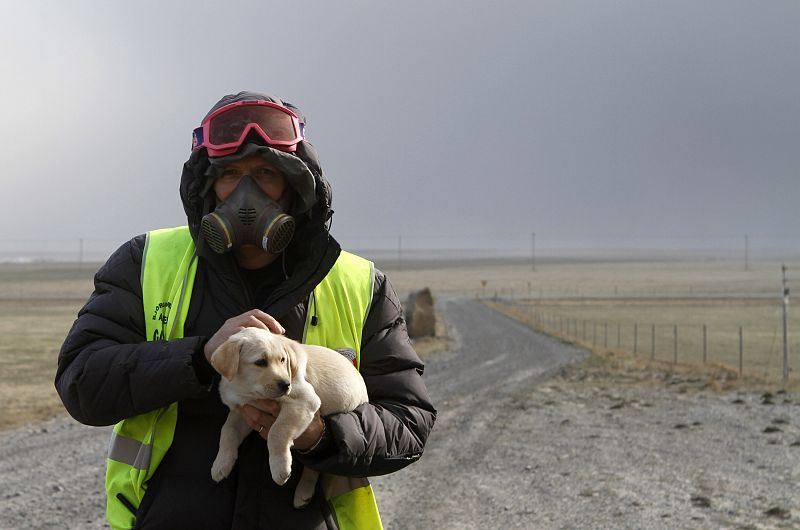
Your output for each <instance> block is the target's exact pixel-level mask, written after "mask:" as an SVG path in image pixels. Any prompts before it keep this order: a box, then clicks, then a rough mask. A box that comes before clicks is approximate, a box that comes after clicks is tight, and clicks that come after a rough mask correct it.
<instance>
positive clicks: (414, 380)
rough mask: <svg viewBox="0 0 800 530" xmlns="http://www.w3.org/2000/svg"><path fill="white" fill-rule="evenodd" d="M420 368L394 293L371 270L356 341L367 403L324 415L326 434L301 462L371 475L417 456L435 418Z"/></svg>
mask: <svg viewBox="0 0 800 530" xmlns="http://www.w3.org/2000/svg"><path fill="white" fill-rule="evenodd" d="M423 369H424V365H423V363H422V361H421V360H420V358H419V356H418V355H417V354H416V352H415V351H414V348H413V347H412V345H411V341H410V340H409V338H408V332H407V331H406V323H405V320H404V318H403V313H402V309H401V307H400V302H399V301H398V299H397V294H396V293H395V291H394V289H393V288H392V286H391V284H390V283H389V281H388V279H387V278H386V277H385V276H384V275H383V274H382V273H380V271H376V281H375V290H374V293H373V300H372V306H371V308H370V312H369V315H368V316H367V320H366V323H365V325H364V334H363V339H362V345H361V375H362V376H363V377H364V381H365V382H366V385H367V391H368V393H369V403H367V404H365V405H362V406H360V407H358V408H357V409H356V410H355V411H353V412H349V413H344V414H335V415H332V416H329V417H327V418H325V423H326V427H327V430H328V436H329V438H330V439H329V440H328V441H327V442H326V443H325V444H323V447H321V448H320V449H319V450H316V451H312V452H311V453H310V454H305V455H302V454H301V455H298V456H299V458H300V459H301V461H302V462H303V463H304V464H306V465H308V466H309V467H311V468H313V469H317V470H320V471H322V472H328V473H333V474H337V475H345V476H376V475H384V474H387V473H392V472H394V471H397V470H398V469H402V468H403V467H405V466H407V465H409V464H411V463H412V462H415V461H416V460H418V459H419V458H420V456H422V451H423V449H424V447H425V442H426V440H427V439H428V434H430V431H431V429H432V428H433V424H434V421H435V420H436V409H435V408H434V407H433V404H432V403H431V400H430V398H429V397H428V391H427V388H426V387H425V383H424V382H423V380H422V373H423Z"/></svg>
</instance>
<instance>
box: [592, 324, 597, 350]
mask: <svg viewBox="0 0 800 530" xmlns="http://www.w3.org/2000/svg"><path fill="white" fill-rule="evenodd" d="M592 346H597V322H595V321H594V320H593V321H592Z"/></svg>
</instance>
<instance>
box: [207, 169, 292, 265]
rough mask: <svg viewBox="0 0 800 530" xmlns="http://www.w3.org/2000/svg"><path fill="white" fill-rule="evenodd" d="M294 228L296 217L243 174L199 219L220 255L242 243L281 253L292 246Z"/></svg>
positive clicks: (210, 243)
mask: <svg viewBox="0 0 800 530" xmlns="http://www.w3.org/2000/svg"><path fill="white" fill-rule="evenodd" d="M287 191H288V188H287ZM294 229H295V220H294V218H293V217H292V216H290V215H288V214H286V213H285V212H284V211H283V209H282V208H281V207H280V205H279V204H278V203H276V202H275V201H273V200H271V199H270V198H269V197H267V195H266V194H265V193H264V192H263V191H262V190H261V188H260V187H259V186H258V184H256V183H255V182H254V181H253V179H252V178H251V177H250V176H249V175H245V176H243V177H242V178H241V180H240V181H239V184H238V185H237V186H236V189H234V190H233V192H232V193H231V194H230V196H228V198H227V199H225V200H224V201H222V202H220V203H219V204H218V205H217V207H216V208H215V209H214V211H213V212H211V213H208V214H206V215H205V216H203V219H202V220H201V222H200V231H201V232H202V234H203V237H204V238H205V240H206V243H208V246H209V247H211V250H213V251H214V252H217V253H219V254H224V253H226V252H229V251H231V250H233V249H236V248H240V247H242V246H243V245H255V246H257V247H259V248H262V249H264V250H265V251H267V252H269V253H270V254H280V253H281V252H283V251H284V249H286V247H287V246H289V243H290V242H291V240H292V237H293V236H294Z"/></svg>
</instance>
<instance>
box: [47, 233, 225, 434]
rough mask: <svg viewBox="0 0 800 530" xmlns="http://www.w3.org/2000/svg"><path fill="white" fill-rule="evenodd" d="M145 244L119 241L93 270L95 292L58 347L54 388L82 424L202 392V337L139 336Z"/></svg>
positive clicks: (119, 417)
mask: <svg viewBox="0 0 800 530" xmlns="http://www.w3.org/2000/svg"><path fill="white" fill-rule="evenodd" d="M144 241H145V237H144V236H143V235H142V236H139V237H136V238H134V239H132V240H131V241H129V242H128V243H126V244H124V245H122V246H121V247H120V248H119V249H118V250H117V251H116V252H115V253H114V254H113V255H112V256H111V257H110V258H109V259H108V261H107V262H106V263H105V264H104V265H103V266H102V267H101V268H100V269H99V270H98V272H97V274H96V275H95V278H94V285H95V288H94V292H93V293H92V294H91V296H90V297H89V300H88V301H87V302H86V304H85V305H84V306H83V308H82V309H81V310H80V312H79V313H78V318H77V319H76V320H75V322H74V323H73V325H72V329H70V331H69V334H68V335H67V338H66V340H65V341H64V344H63V345H62V346H61V351H60V352H59V355H58V370H57V372H56V379H55V386H56V390H57V391H58V394H59V396H60V397H61V400H62V402H63V403H64V406H65V407H66V409H67V411H68V412H69V413H70V414H71V415H72V417H73V418H75V419H76V420H78V421H80V422H81V423H85V424H88V425H111V424H113V423H116V422H118V421H120V420H122V419H124V418H128V417H131V416H135V415H137V414H142V413H144V412H149V411H151V410H154V409H157V408H159V407H162V406H165V405H168V404H170V403H173V402H175V401H178V400H181V399H186V398H190V397H196V396H199V395H202V394H203V393H204V392H207V391H208V386H209V385H208V384H204V383H205V382H201V381H200V380H199V379H198V376H197V374H198V373H203V372H202V371H201V370H197V369H196V367H195V365H196V364H197V362H199V361H198V359H199V357H203V356H202V350H203V346H204V344H205V339H204V338H203V337H190V338H185V339H177V340H173V341H170V342H164V341H156V342H147V341H146V339H145V335H146V334H145V324H144V309H143V307H142V287H141V283H140V270H141V264H142V263H141V262H142V249H143V247H144ZM197 352H199V355H195V354H196V353H197ZM202 360H205V358H204V357H203V359H202ZM208 383H210V381H209V382H208Z"/></svg>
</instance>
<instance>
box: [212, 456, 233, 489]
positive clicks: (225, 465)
mask: <svg viewBox="0 0 800 530" xmlns="http://www.w3.org/2000/svg"><path fill="white" fill-rule="evenodd" d="M235 463H236V458H233V457H231V456H229V455H223V454H222V453H219V454H217V458H216V459H215V460H214V464H213V465H212V466H211V478H212V479H213V480H214V482H219V481H220V480H222V479H224V478H226V477H227V476H228V475H230V474H231V470H232V469H233V465H234V464H235Z"/></svg>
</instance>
